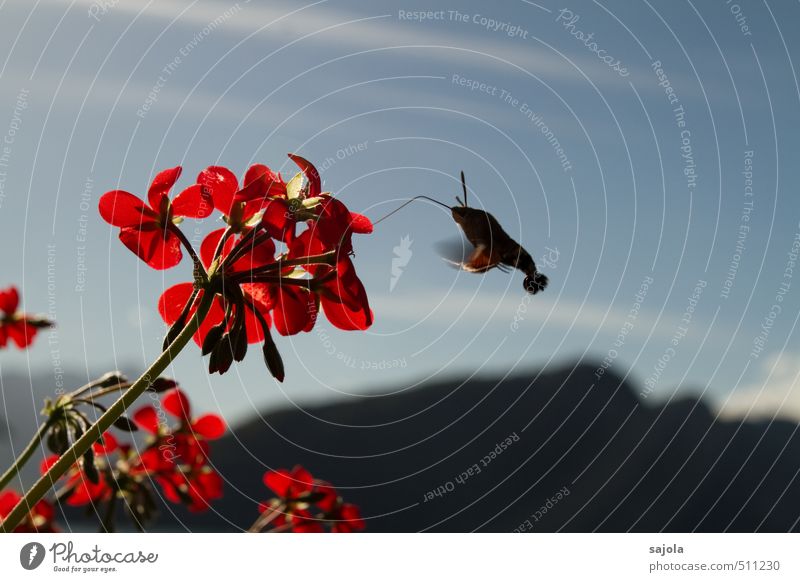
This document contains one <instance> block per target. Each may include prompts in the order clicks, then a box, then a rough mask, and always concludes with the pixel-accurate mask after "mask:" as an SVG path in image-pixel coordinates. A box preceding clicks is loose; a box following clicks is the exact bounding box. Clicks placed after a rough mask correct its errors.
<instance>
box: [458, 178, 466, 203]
mask: <svg viewBox="0 0 800 582" xmlns="http://www.w3.org/2000/svg"><path fill="white" fill-rule="evenodd" d="M461 188H462V189H463V190H464V204H463V205H464V206H466V205H467V181H466V180H465V179H464V170H461ZM456 200H458V197H456ZM459 202H460V200H459Z"/></svg>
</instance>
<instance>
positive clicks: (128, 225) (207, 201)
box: [100, 154, 373, 381]
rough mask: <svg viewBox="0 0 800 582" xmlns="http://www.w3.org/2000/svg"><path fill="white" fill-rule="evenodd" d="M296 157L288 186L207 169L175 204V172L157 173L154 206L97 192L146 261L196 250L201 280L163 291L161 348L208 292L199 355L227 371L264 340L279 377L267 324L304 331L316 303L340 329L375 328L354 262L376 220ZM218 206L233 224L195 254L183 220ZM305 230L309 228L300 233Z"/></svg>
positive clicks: (159, 265)
mask: <svg viewBox="0 0 800 582" xmlns="http://www.w3.org/2000/svg"><path fill="white" fill-rule="evenodd" d="M290 157H291V159H292V160H293V161H294V162H295V163H296V164H297V165H298V166H299V167H300V169H301V172H298V173H297V175H295V176H294V177H293V178H292V179H291V180H290V181H289V182H288V183H286V182H284V181H283V179H282V178H281V176H280V174H277V173H275V172H273V171H272V170H270V169H269V168H268V167H267V166H264V165H261V164H256V165H253V166H251V167H250V168H249V169H248V170H247V172H246V173H245V177H244V181H243V184H241V185H240V184H239V181H238V180H237V179H236V176H235V175H234V174H233V172H231V171H230V170H228V169H227V168H224V167H221V166H210V167H208V168H206V169H205V170H203V171H202V172H200V174H199V176H198V177H197V183H196V184H194V185H192V186H189V187H188V188H186V189H185V190H184V191H183V192H181V193H180V194H178V195H177V196H176V197H175V198H174V199H173V200H170V199H169V196H168V193H169V190H170V188H171V187H172V186H173V185H174V184H175V182H176V180H177V179H178V176H179V175H180V170H181V169H180V168H179V167H178V168H173V169H171V170H165V171H163V172H161V173H159V174H158V175H157V176H156V178H155V180H154V181H153V184H152V185H151V187H150V191H149V193H148V201H149V205H148V204H145V203H144V202H143V201H142V200H140V199H139V198H137V197H135V196H134V195H133V194H129V193H127V192H124V191H121V190H115V191H112V192H107V193H106V194H104V195H103V197H102V198H101V199H100V213H101V215H102V216H103V218H104V219H105V220H106V221H107V222H109V223H110V224H112V225H114V226H119V227H120V239H121V240H122V242H123V243H124V244H125V245H126V246H127V247H128V248H130V249H131V250H132V251H133V252H134V253H136V254H137V255H138V256H139V257H141V258H142V260H144V261H145V262H146V263H147V264H148V265H150V266H152V267H154V268H156V269H165V268H169V267H172V266H174V265H176V264H178V262H179V261H180V260H181V250H180V245H181V244H184V246H186V248H187V249H188V250H189V251H190V252H191V253H192V255H193V257H194V258H195V277H194V281H193V282H187V283H179V284H177V285H174V286H172V287H170V288H168V289H167V290H166V291H165V292H164V293H163V294H162V295H161V298H160V299H159V302H158V311H159V313H160V315H161V317H162V319H163V320H164V321H165V322H166V323H167V325H169V326H170V330H169V332H168V333H167V337H166V340H165V346H166V345H167V344H169V342H171V341H172V339H174V338H175V337H176V336H177V334H178V333H179V332H180V331H181V330H182V329H183V328H184V327H185V326H186V325H187V323H188V322H189V321H191V318H192V316H193V315H194V313H195V312H196V310H197V308H198V306H199V305H200V302H201V301H202V298H203V296H204V295H205V294H207V293H213V294H214V299H213V303H212V305H211V308H210V311H209V312H208V314H207V315H206V316H205V317H204V319H203V321H202V322H200V325H199V329H198V330H197V332H196V333H195V334H194V339H195V341H196V342H197V344H198V345H199V346H200V347H201V348H202V352H203V355H210V359H209V371H210V372H212V373H213V372H219V373H220V374H222V373H225V372H226V371H227V370H228V369H229V368H230V366H231V365H232V364H233V362H234V361H237V362H238V361H241V360H242V359H243V358H244V357H245V354H246V352H247V347H248V344H253V343H263V348H262V350H263V353H264V358H265V361H266V364H267V367H268V368H269V370H270V372H271V373H272V375H273V376H274V377H275V378H277V379H278V380H280V381H283V377H284V369H283V362H282V360H281V358H280V354H279V353H278V350H277V347H276V346H275V343H274V341H273V340H272V338H271V335H270V329H271V328H272V327H274V328H275V330H277V332H278V333H279V334H280V335H285V336H288V335H294V334H298V333H300V332H308V331H310V330H311V329H312V328H313V327H314V324H315V322H316V319H317V314H318V312H319V309H320V307H321V308H322V310H323V311H324V313H325V315H326V317H327V318H328V320H329V321H330V322H331V323H332V324H333V325H334V326H336V327H338V328H340V329H344V330H364V329H367V328H368V327H369V326H370V325H372V319H373V315H372V311H371V309H370V307H369V300H368V298H367V293H366V290H365V289H364V286H363V284H362V283H361V280H360V279H359V278H358V275H357V274H356V271H355V267H354V265H353V263H352V261H351V259H350V255H351V254H352V252H353V244H352V241H351V238H352V235H353V233H362V234H367V233H370V232H372V223H371V222H370V221H369V219H368V218H366V217H365V216H362V215H360V214H356V213H352V212H350V211H349V210H348V209H347V207H346V206H345V205H344V203H342V202H341V201H340V200H338V199H336V198H334V197H333V196H331V195H330V193H328V192H322V183H321V180H320V176H319V172H318V171H317V169H316V168H315V167H314V166H313V164H311V163H310V162H308V161H307V160H305V159H303V158H301V157H299V156H295V155H292V154H290ZM215 209H216V210H217V211H219V212H220V213H221V214H222V218H223V220H224V221H225V223H226V224H227V227H226V228H223V229H219V230H215V231H213V232H211V233H210V234H208V236H207V237H206V238H205V240H203V242H202V244H201V245H200V251H199V256H198V254H197V253H195V252H194V250H193V249H192V248H191V247H190V245H189V243H188V240H187V239H186V238H185V237H184V236H183V235H182V233H181V231H180V229H179V228H178V226H177V225H178V223H179V221H180V219H181V217H189V216H191V217H199V218H204V217H207V216H209V215H210V214H211V212H212V211H213V210H215ZM301 225H306V226H307V228H306V229H305V230H303V231H302V232H298V230H299V227H300V226H301ZM278 245H281V247H282V249H283V250H280V251H279V250H278ZM198 271H202V273H199V274H198Z"/></svg>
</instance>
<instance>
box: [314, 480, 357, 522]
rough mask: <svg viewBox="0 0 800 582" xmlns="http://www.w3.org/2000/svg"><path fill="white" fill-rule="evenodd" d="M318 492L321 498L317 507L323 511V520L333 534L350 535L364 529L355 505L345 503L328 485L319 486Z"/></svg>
mask: <svg viewBox="0 0 800 582" xmlns="http://www.w3.org/2000/svg"><path fill="white" fill-rule="evenodd" d="M318 490H319V491H320V492H321V493H322V494H323V497H322V499H321V500H320V501H319V502H317V505H318V506H319V508H320V509H321V510H322V511H323V517H324V519H325V520H326V521H327V522H329V523H330V526H331V531H332V532H333V533H352V532H357V531H364V530H365V529H366V527H367V525H366V524H365V523H364V520H363V519H362V518H361V510H359V509H358V506H357V505H354V504H352V503H345V502H344V501H343V500H342V498H341V497H340V496H339V494H338V493H337V492H336V490H335V489H334V488H333V487H332V486H330V485H328V484H321V485H320V486H319V488H318Z"/></svg>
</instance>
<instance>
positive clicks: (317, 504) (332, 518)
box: [253, 465, 366, 533]
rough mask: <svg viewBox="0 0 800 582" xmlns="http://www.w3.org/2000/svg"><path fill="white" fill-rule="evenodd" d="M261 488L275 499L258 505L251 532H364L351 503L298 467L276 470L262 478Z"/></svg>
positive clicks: (354, 507) (359, 516) (359, 513)
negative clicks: (266, 488) (289, 469)
mask: <svg viewBox="0 0 800 582" xmlns="http://www.w3.org/2000/svg"><path fill="white" fill-rule="evenodd" d="M264 484H265V485H266V486H267V487H269V488H270V489H271V490H272V491H273V492H274V493H275V494H276V495H277V497H275V498H273V499H271V500H269V501H265V502H262V503H261V504H260V505H259V511H260V512H261V517H260V518H259V520H258V521H256V523H255V524H254V527H253V530H254V531H263V530H264V529H265V528H266V527H267V526H268V525H269V526H271V528H272V529H271V530H268V531H293V532H295V533H322V532H324V531H325V530H326V528H327V529H328V530H329V531H331V532H334V533H349V532H357V531H363V530H364V529H365V528H366V525H365V523H364V520H363V519H362V518H361V512H360V511H359V509H358V507H357V506H355V505H353V504H352V503H345V502H344V501H343V500H342V498H341V497H340V496H339V494H338V493H337V492H336V489H334V488H333V487H332V486H331V485H330V484H329V483H326V482H325V481H320V480H318V479H314V478H313V477H312V476H311V473H309V472H308V471H307V470H306V469H304V468H303V467H301V466H300V465H297V466H295V467H294V468H293V469H292V470H291V471H288V470H286V469H277V470H275V471H267V472H266V473H265V474H264Z"/></svg>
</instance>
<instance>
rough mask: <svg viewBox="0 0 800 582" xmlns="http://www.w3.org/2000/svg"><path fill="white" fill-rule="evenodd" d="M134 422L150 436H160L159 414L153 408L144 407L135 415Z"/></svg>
mask: <svg viewBox="0 0 800 582" xmlns="http://www.w3.org/2000/svg"><path fill="white" fill-rule="evenodd" d="M133 422H135V423H136V426H138V427H139V428H141V429H142V430H146V431H147V432H149V433H150V434H158V413H157V412H156V409H155V408H153V407H152V406H143V407H142V408H140V409H139V410H137V411H136V412H134V413H133Z"/></svg>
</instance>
